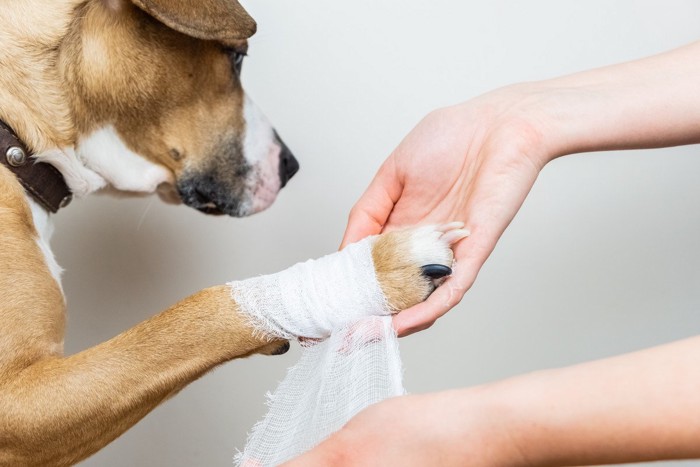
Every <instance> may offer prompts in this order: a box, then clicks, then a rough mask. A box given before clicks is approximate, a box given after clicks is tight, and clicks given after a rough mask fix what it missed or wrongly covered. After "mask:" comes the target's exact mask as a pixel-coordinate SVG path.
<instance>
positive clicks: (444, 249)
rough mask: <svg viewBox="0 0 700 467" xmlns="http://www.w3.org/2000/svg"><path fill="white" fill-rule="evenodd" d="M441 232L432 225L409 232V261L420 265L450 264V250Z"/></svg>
mask: <svg viewBox="0 0 700 467" xmlns="http://www.w3.org/2000/svg"><path fill="white" fill-rule="evenodd" d="M443 235H444V234H443V232H442V231H440V230H439V229H438V228H436V226H434V225H426V226H423V227H418V228H417V229H413V231H412V232H411V259H412V260H413V261H414V262H415V263H416V264H420V265H426V264H444V265H447V266H450V265H451V264H452V250H451V249H450V243H449V241H445V240H444V239H443V238H442V237H443Z"/></svg>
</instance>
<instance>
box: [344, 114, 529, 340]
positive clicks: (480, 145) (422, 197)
mask: <svg viewBox="0 0 700 467" xmlns="http://www.w3.org/2000/svg"><path fill="white" fill-rule="evenodd" d="M499 118H500V115H496V116H495V117H489V116H487V115H485V114H484V113H483V112H476V111H475V109H474V106H473V105H464V106H456V107H451V108H448V109H443V110H440V111H437V112H433V113H431V114H430V115H428V116H427V117H426V118H425V119H423V121H421V122H420V123H419V124H418V125H417V126H416V128H414V129H413V131H411V133H409V134H408V135H407V136H406V138H405V139H404V140H403V141H402V142H401V144H400V145H399V146H398V147H397V148H396V150H395V151H394V152H393V153H392V155H391V156H390V157H389V158H388V159H387V161H386V162H385V163H384V165H383V166H382V168H381V169H380V171H379V173H378V174H377V177H376V178H375V180H374V181H373V182H372V185H371V186H370V188H369V189H368V190H367V192H366V193H365V195H363V197H362V199H360V201H359V202H358V205H357V206H356V207H355V208H354V209H353V214H352V215H351V219H350V223H349V225H348V231H347V232H346V238H345V242H348V241H356V240H359V238H361V237H363V236H365V235H368V234H373V233H379V232H380V231H385V230H391V229H395V228H399V227H402V226H406V225H414V224H426V223H444V222H449V221H463V222H465V224H466V227H467V228H468V229H469V230H470V231H471V233H472V235H471V236H470V237H469V238H468V239H465V240H464V241H462V242H460V243H459V244H458V245H457V246H456V248H455V258H456V260H457V265H456V267H455V271H454V275H453V276H452V277H451V278H450V280H448V281H447V282H446V283H445V285H444V286H443V287H441V288H440V289H438V291H437V292H436V293H435V294H433V296H432V297H431V298H430V299H429V300H428V301H427V302H425V303H423V304H420V305H417V306H416V307H414V308H412V309H410V310H407V312H403V313H401V314H400V315H398V317H397V318H396V320H395V325H396V327H397V330H398V331H399V333H400V334H403V335H405V334H409V333H411V332H415V331H417V330H421V329H424V328H426V327H429V326H430V325H431V324H432V323H433V322H434V320H435V319H437V318H438V317H439V316H441V315H442V314H444V313H445V312H447V311H448V310H449V309H450V308H451V307H452V306H454V305H455V304H456V303H457V302H459V300H460V299H461V298H462V296H463V295H464V293H465V292H466V291H467V289H468V288H469V287H470V286H471V285H472V283H473V282H474V279H475V278H476V275H477V273H478V271H479V269H480V268H481V266H482V264H483V263H484V261H485V260H486V258H487V257H488V255H489V254H490V253H491V251H492V250H493V248H494V246H495V244H496V242H497V241H498V239H499V238H500V236H501V234H502V233H503V231H504V230H505V228H506V227H507V226H508V224H509V223H510V221H511V220H512V218H513V217H514V216H515V213H516V212H517V210H518V209H519V208H520V206H521V204H522V202H523V201H524V199H525V197H526V196H527V193H528V192H529V190H530V188H531V187H532V185H533V183H534V181H535V179H536V177H537V174H538V172H539V169H540V166H539V165H538V164H537V163H534V162H533V161H534V160H536V158H535V157H534V154H532V153H531V150H532V149H533V148H536V147H537V146H536V142H535V140H536V138H533V137H532V136H533V135H532V134H531V133H530V131H529V128H528V127H527V126H525V125H523V124H512V123H510V124H508V125H502V124H500V123H499V121H498V120H499Z"/></svg>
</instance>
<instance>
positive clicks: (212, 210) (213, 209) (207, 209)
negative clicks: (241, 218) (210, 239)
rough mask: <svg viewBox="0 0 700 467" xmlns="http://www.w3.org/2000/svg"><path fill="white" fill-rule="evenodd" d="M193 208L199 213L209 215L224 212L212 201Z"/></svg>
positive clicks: (221, 214) (217, 214) (219, 214)
mask: <svg viewBox="0 0 700 467" xmlns="http://www.w3.org/2000/svg"><path fill="white" fill-rule="evenodd" d="M195 209H196V210H197V211H199V212H201V213H204V214H209V215H211V216H223V215H225V214H226V213H225V212H224V211H222V210H221V209H219V207H218V206H216V205H215V204H213V203H210V204H209V205H206V206H201V207H197V208H195Z"/></svg>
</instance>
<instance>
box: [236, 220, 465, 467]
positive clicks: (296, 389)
mask: <svg viewBox="0 0 700 467" xmlns="http://www.w3.org/2000/svg"><path fill="white" fill-rule="evenodd" d="M460 227H461V224H456V223H455V224H448V225H445V226H442V227H422V228H418V229H410V230H405V231H401V232H395V233H392V234H388V235H384V236H380V237H371V238H367V239H365V240H363V241H361V242H359V243H356V244H353V245H349V246H348V247H346V248H345V249H344V250H342V251H340V252H338V253H335V254H332V255H328V256H325V257H323V258H320V259H318V260H315V261H314V260H309V261H307V262H305V263H299V264H297V265H295V266H292V267H291V268H289V269H287V270H285V271H282V272H280V273H278V274H273V275H269V276H261V277H257V278H253V279H249V280H245V281H238V282H232V283H230V286H231V293H232V297H233V299H234V300H235V301H236V302H237V303H238V304H239V306H240V308H241V311H242V312H243V313H244V314H246V315H248V317H249V318H250V321H251V323H252V324H253V326H254V327H255V328H256V329H258V330H259V332H261V333H263V334H266V335H269V336H271V337H281V338H285V339H291V338H295V337H306V338H315V339H324V340H323V341H322V342H315V343H313V344H305V345H304V349H303V353H302V356H301V359H300V361H299V362H298V363H297V364H296V365H295V366H294V367H292V368H291V369H290V370H289V372H288V374H287V376H286V378H285V379H284V381H282V383H281V384H280V385H279V387H278V388H277V390H276V391H275V393H274V394H272V395H270V396H269V406H270V410H269V412H268V414H267V415H266V416H265V418H264V419H263V420H261V421H260V422H259V423H258V424H256V426H255V427H254V428H253V432H252V434H251V436H250V438H249V440H248V444H247V445H246V447H245V450H244V451H243V452H242V453H240V454H239V455H238V456H237V458H236V461H237V462H238V463H239V465H255V466H268V465H278V464H280V463H282V462H284V461H286V460H289V459H291V458H293V457H295V456H297V455H299V454H301V453H303V452H305V451H307V450H309V449H311V448H312V447H314V446H315V445H316V444H318V443H319V442H321V441H323V440H324V439H325V438H327V437H328V436H329V435H330V434H332V433H333V432H335V431H337V430H338V429H340V428H341V427H342V426H343V425H344V424H345V423H346V422H347V421H348V420H349V419H350V418H352V417H353V416H354V415H355V414H357V413H358V412H359V411H360V410H362V409H364V408H365V407H367V406H368V405H370V404H373V403H375V402H379V401H381V400H383V399H386V398H387V397H392V396H397V395H401V394H403V393H404V389H403V385H402V382H401V359H400V356H399V351H398V341H397V339H396V334H395V332H394V330H393V328H392V326H391V316H390V315H391V313H393V312H396V311H398V310H400V309H401V308H405V307H407V306H411V305H413V304H415V303H417V302H418V301H420V300H423V299H425V298H426V297H427V295H428V294H429V293H430V291H431V290H432V289H433V288H434V282H433V281H432V280H431V278H430V277H427V276H426V274H425V273H424V272H425V270H424V269H422V267H424V266H427V265H443V266H442V267H445V266H449V265H451V263H452V252H451V250H450V246H451V244H453V243H455V242H456V241H458V240H460V239H462V238H464V237H465V236H466V235H468V233H467V232H466V231H464V230H460ZM428 275H430V274H428Z"/></svg>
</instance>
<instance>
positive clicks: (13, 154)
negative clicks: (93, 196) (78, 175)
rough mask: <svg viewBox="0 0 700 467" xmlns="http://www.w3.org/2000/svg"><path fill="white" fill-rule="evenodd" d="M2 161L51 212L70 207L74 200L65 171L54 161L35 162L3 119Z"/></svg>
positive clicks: (0, 146) (1, 133) (0, 148)
mask: <svg viewBox="0 0 700 467" xmlns="http://www.w3.org/2000/svg"><path fill="white" fill-rule="evenodd" d="M0 163H2V164H3V165H4V166H5V167H7V168H8V169H10V171H11V172H12V173H13V174H15V176H16V177H17V179H19V182H20V183H21V184H22V186H23V187H24V189H25V190H27V193H29V194H30V195H32V197H33V198H34V199H35V200H36V201H37V202H38V203H39V204H40V205H42V206H43V207H45V208H46V209H48V210H49V211H50V212H56V211H58V210H59V209H60V208H62V207H65V206H68V204H69V203H70V202H71V200H72V199H73V195H72V194H71V191H70V188H68V185H66V180H65V179H64V178H63V175H61V172H59V171H58V169H56V168H55V167H54V166H53V165H51V164H47V163H45V162H38V161H34V160H33V158H32V154H30V153H29V151H28V150H27V147H26V146H25V145H24V144H23V143H22V141H21V140H20V139H19V138H18V137H17V136H16V135H15V133H14V132H13V131H12V129H11V128H10V127H9V126H7V124H5V122H3V121H2V120H0Z"/></svg>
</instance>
